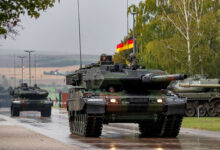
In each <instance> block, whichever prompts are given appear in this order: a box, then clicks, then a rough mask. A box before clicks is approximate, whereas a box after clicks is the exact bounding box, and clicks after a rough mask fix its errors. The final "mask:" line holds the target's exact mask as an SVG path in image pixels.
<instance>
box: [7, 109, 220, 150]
mask: <svg viewBox="0 0 220 150" xmlns="http://www.w3.org/2000/svg"><path fill="white" fill-rule="evenodd" d="M4 114H5V115H6V116H10V113H9V111H8V113H5V112H4ZM52 114H53V115H52V117H51V118H44V117H40V113H38V112H22V113H21V117H14V118H13V119H15V120H17V121H18V122H20V123H21V124H22V126H24V127H27V128H29V129H32V130H34V131H36V132H39V133H41V134H44V135H46V136H49V137H51V138H54V139H57V140H59V141H61V142H64V143H66V144H69V145H73V146H76V147H78V148H80V149H109V150H117V149H155V150H163V149H175V150H176V149H204V150H206V149H207V150H209V149H220V139H215V138H209V137H204V136H196V135H190V134H181V135H180V136H179V137H178V138H140V137H139V132H138V131H136V130H135V129H134V130H129V129H121V128H116V127H111V126H104V128H103V132H102V133H103V134H102V136H101V137H100V138H85V137H81V136H77V135H71V134H70V131H69V124H68V117H67V114H63V113H60V112H59V111H57V110H56V111H53V112H52Z"/></svg>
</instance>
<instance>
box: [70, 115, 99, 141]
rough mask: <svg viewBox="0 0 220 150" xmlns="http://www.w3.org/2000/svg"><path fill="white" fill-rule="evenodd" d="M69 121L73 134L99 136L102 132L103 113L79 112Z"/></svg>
mask: <svg viewBox="0 0 220 150" xmlns="http://www.w3.org/2000/svg"><path fill="white" fill-rule="evenodd" d="M72 118H73V119H72V120H70V121H69V125H70V131H71V133H73V134H77V135H82V136H85V137H99V136H100V135H101V134H102V125H103V115H95V114H86V113H77V114H76V115H75V116H74V117H72Z"/></svg>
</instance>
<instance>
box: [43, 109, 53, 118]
mask: <svg viewBox="0 0 220 150" xmlns="http://www.w3.org/2000/svg"><path fill="white" fill-rule="evenodd" d="M50 116H51V107H50V108H43V109H42V110H41V117H50Z"/></svg>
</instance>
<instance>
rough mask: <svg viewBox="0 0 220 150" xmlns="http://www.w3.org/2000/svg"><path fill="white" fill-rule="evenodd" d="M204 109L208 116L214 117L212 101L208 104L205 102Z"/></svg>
mask: <svg viewBox="0 0 220 150" xmlns="http://www.w3.org/2000/svg"><path fill="white" fill-rule="evenodd" d="M206 111H207V114H208V116H210V117H215V116H216V115H217V113H216V112H215V106H214V104H213V103H211V104H210V105H209V104H208V103H207V104H206Z"/></svg>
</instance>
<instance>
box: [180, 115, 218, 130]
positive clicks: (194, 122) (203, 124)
mask: <svg viewBox="0 0 220 150" xmlns="http://www.w3.org/2000/svg"><path fill="white" fill-rule="evenodd" d="M182 127H183V128H193V129H201V130H209V131H218V132H220V118H219V117H202V118H199V119H198V118H197V117H185V118H184V119H183V123H182Z"/></svg>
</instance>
